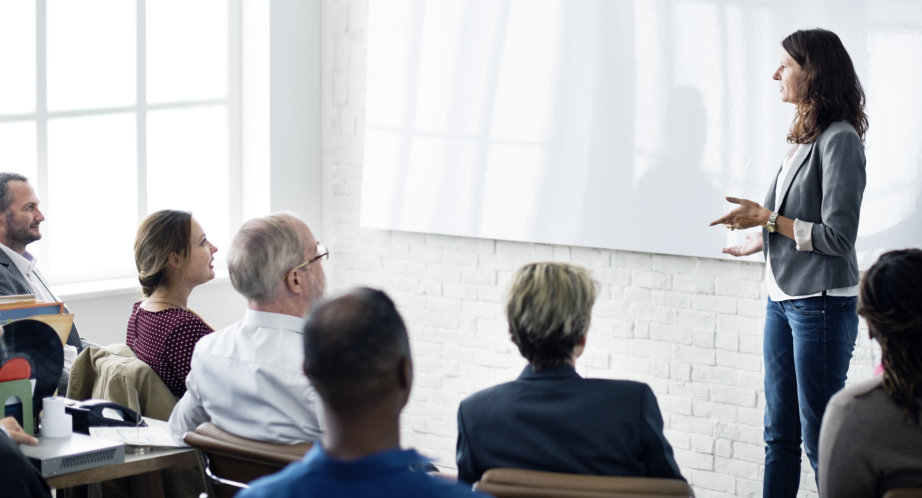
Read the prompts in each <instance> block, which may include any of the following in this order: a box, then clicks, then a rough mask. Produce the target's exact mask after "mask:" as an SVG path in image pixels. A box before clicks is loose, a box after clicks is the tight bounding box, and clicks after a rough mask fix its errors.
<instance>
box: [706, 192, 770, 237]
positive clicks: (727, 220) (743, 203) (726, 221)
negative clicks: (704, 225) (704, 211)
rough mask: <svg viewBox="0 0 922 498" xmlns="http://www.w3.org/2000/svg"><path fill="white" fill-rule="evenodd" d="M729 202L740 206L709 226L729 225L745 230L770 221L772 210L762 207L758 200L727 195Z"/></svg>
mask: <svg viewBox="0 0 922 498" xmlns="http://www.w3.org/2000/svg"><path fill="white" fill-rule="evenodd" d="M727 202H732V203H733V204H739V207H738V208H736V209H734V210H733V211H730V212H729V213H727V214H725V215H723V216H722V217H720V218H717V219H716V220H714V221H712V222H711V224H710V225H708V226H714V225H727V228H729V229H731V230H736V229H740V230H744V229H746V228H752V227H755V226H762V225H764V224H766V223H767V222H768V217H769V216H771V214H772V212H771V211H769V210H768V209H766V208H764V207H762V205H761V204H759V203H757V202H752V201H750V200H748V199H738V198H736V197H727Z"/></svg>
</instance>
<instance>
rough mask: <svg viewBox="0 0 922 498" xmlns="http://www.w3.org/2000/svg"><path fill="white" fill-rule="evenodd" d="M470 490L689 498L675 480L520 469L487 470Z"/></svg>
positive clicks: (559, 497)
mask: <svg viewBox="0 0 922 498" xmlns="http://www.w3.org/2000/svg"><path fill="white" fill-rule="evenodd" d="M474 489H476V490H478V491H483V492H484V493H489V494H491V495H493V496H495V497H496V498H526V497H527V498H564V497H566V498H693V497H694V496H695V493H694V491H692V489H691V486H689V485H688V483H687V482H685V481H682V480H679V479H657V478H650V477H609V476H592V475H582V474H561V473H557V472H540V471H537V470H524V469H503V468H497V469H490V470H488V471H486V472H485V473H484V474H483V477H481V478H480V481H478V482H476V483H474Z"/></svg>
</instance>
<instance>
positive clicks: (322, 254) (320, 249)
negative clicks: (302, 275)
mask: <svg viewBox="0 0 922 498" xmlns="http://www.w3.org/2000/svg"><path fill="white" fill-rule="evenodd" d="M328 259H330V250H329V249H327V247H326V246H325V245H323V244H321V243H320V242H317V255H316V256H314V257H313V258H311V259H309V260H307V261H305V262H303V263H301V264H300V265H298V266H296V267H294V268H292V270H300V269H301V268H304V267H305V266H307V265H309V264H311V263H313V262H314V261H326V260H328Z"/></svg>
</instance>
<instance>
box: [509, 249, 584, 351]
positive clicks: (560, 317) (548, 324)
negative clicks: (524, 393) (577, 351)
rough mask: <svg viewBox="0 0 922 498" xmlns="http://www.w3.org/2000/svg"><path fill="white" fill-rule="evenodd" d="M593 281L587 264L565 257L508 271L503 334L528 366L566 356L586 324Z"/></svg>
mask: <svg viewBox="0 0 922 498" xmlns="http://www.w3.org/2000/svg"><path fill="white" fill-rule="evenodd" d="M597 285H598V284H597V283H596V281H595V280H593V279H592V277H591V276H590V275H589V270H587V269H586V268H583V267H581V266H577V265H573V264H570V263H530V264H527V265H525V266H523V267H521V268H519V269H518V270H517V271H516V272H515V274H513V276H512V282H511V283H510V285H509V291H508V294H507V297H506V319H507V320H508V322H509V335H511V336H512V342H514V343H515V345H516V346H518V347H519V352H520V353H522V356H524V357H525V358H526V359H527V360H528V362H529V363H531V365H532V366H533V367H535V368H542V367H548V366H555V365H560V364H562V363H564V362H566V361H567V360H568V359H569V358H570V356H571V355H572V354H573V349H574V348H575V347H576V345H577V343H578V342H579V340H580V338H582V336H583V334H584V333H585V332H586V331H587V330H588V329H589V320H590V318H591V316H592V305H593V304H595V298H596V296H597V294H598V288H597Z"/></svg>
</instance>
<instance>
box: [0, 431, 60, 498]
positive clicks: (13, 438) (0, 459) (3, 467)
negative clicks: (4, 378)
mask: <svg viewBox="0 0 922 498" xmlns="http://www.w3.org/2000/svg"><path fill="white" fill-rule="evenodd" d="M20 444H30V445H32V446H35V445H36V444H38V440H37V439H35V438H34V437H32V436H30V435H28V434H26V432H25V431H23V430H22V427H20V426H19V422H17V421H16V419H15V418H13V417H6V418H4V419H0V485H2V487H3V493H2V494H3V496H16V497H23V498H37V497H48V498H50V497H51V489H50V488H49V487H48V483H47V482H45V479H44V478H43V477H42V475H41V473H39V471H38V470H37V469H36V468H35V466H34V465H32V462H30V461H29V459H28V458H26V456H25V455H23V454H22V452H21V451H19V445H20Z"/></svg>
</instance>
